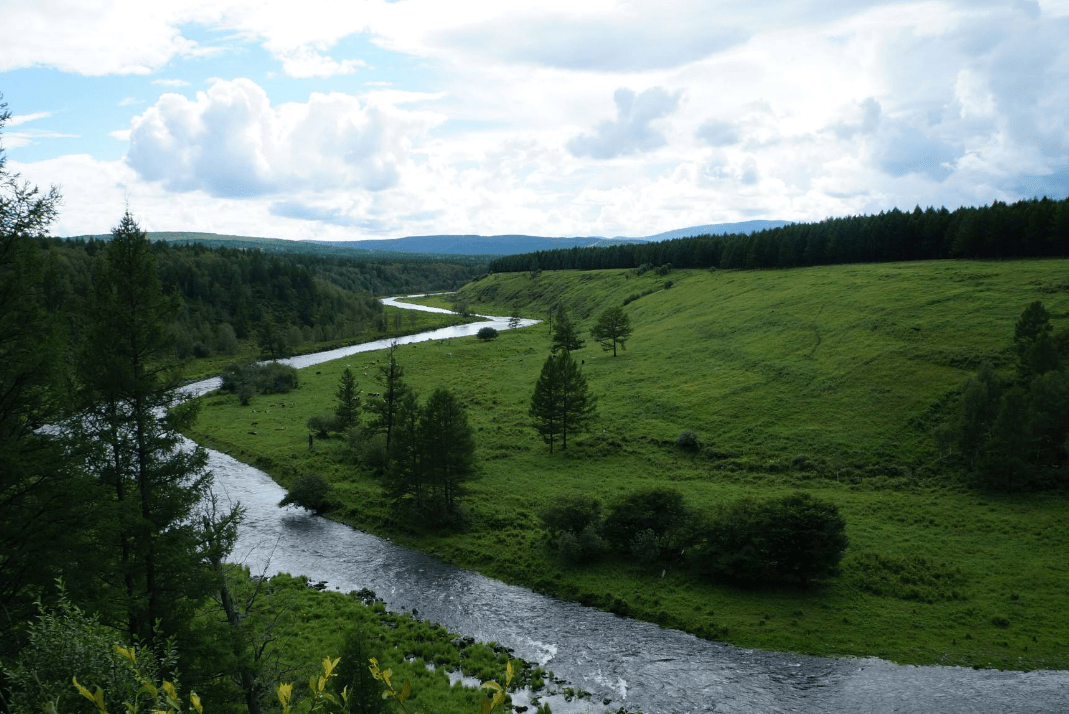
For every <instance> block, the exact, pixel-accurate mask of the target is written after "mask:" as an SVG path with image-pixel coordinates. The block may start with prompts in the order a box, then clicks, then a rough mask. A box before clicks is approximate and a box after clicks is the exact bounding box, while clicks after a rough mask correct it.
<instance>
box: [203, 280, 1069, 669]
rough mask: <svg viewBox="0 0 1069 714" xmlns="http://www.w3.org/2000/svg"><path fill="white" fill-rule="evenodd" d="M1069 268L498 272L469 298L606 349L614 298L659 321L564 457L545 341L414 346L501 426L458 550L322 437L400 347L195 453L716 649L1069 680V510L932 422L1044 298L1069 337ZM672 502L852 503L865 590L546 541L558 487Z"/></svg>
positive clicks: (407, 363) (638, 334)
mask: <svg viewBox="0 0 1069 714" xmlns="http://www.w3.org/2000/svg"><path fill="white" fill-rule="evenodd" d="M1067 269H1069V261H1020V262H1006V263H976V262H935V263H908V264H881V265H868V266H838V267H825V268H812V269H799V270H790V271H762V272H718V273H711V272H707V271H695V272H685V271H676V272H673V273H671V274H670V275H668V276H655V275H653V274H651V273H647V274H645V275H643V276H635V275H634V274H632V273H628V272H625V271H606V272H589V273H578V272H569V273H563V274H550V273H542V274H541V275H540V276H539V277H537V278H531V277H529V276H528V275H526V274H523V275H504V276H489V277H487V278H484V279H482V280H480V281H478V282H476V283H473V284H471V285H469V286H466V287H465V288H464V290H463V291H462V294H461V295H460V296H459V297H460V298H462V299H465V300H467V301H469V302H470V303H471V304H472V305H473V306H476V307H477V309H478V310H479V311H480V312H493V311H494V310H498V311H500V312H501V313H503V314H508V313H509V312H511V311H512V310H513V309H518V310H519V311H520V313H521V314H522V315H524V316H525V317H541V318H545V317H546V316H547V312H548V311H549V309H550V307H551V306H552V305H555V304H557V303H558V302H562V303H563V304H564V305H565V307H566V308H567V309H568V310H569V311H570V312H571V314H572V317H573V319H577V320H579V321H580V322H581V327H582V329H583V332H584V333H586V332H587V331H588V330H589V326H590V324H591V322H592V318H593V317H594V316H595V315H596V314H597V313H598V312H599V311H600V310H602V309H604V308H605V307H606V306H609V305H614V304H621V303H622V302H623V301H624V300H625V299H627V298H628V297H629V296H635V295H638V296H640V297H638V298H637V299H632V300H631V301H630V302H629V304H628V305H627V306H626V308H625V309H626V310H627V311H628V313H629V315H630V316H631V319H632V322H633V324H634V327H635V333H634V335H633V337H632V338H631V340H630V341H629V342H628V345H627V350H626V351H625V352H622V353H621V354H620V356H619V357H616V358H613V357H612V356H611V354H610V353H606V352H603V351H602V350H601V349H600V348H599V347H598V346H597V345H595V344H593V343H591V342H590V341H588V345H587V347H586V348H584V349H583V350H580V351H578V352H576V353H574V354H575V357H576V358H577V359H582V360H583V361H584V362H585V364H584V374H585V375H586V376H587V378H588V380H589V382H590V384H591V387H592V389H593V391H594V392H595V393H596V394H597V395H598V398H599V409H598V417H597V420H596V422H595V424H594V426H593V428H592V429H591V430H590V432H589V433H587V434H585V435H582V436H580V437H579V438H577V439H574V440H572V439H569V448H568V451H567V452H564V453H559V452H558V453H554V454H552V455H551V454H549V453H548V448H547V447H546V446H545V445H544V444H542V443H541V441H540V440H539V439H538V437H537V435H536V433H535V432H534V430H533V429H531V428H530V426H529V419H528V416H527V408H528V405H529V401H530V395H531V390H532V388H533V385H534V382H535V380H536V378H537V376H538V373H539V370H540V368H541V365H542V362H543V361H544V359H545V356H546V354H547V352H548V345H549V340H548V328H547V326H545V325H541V326H536V327H534V328H529V329H525V330H517V331H510V332H505V333H502V335H501V336H500V337H499V338H498V339H497V340H495V341H493V342H490V343H483V342H479V341H477V340H454V341H450V342H446V343H442V344H421V345H418V346H406V347H403V348H401V352H400V357H399V358H400V361H401V363H402V365H403V366H404V368H405V370H406V377H407V379H408V381H409V383H410V384H411V385H412V386H414V387H415V388H416V389H417V390H419V391H420V392H421V393H422V394H423V395H427V394H429V393H430V391H431V390H433V389H434V388H435V387H437V386H439V385H441V386H446V387H448V388H450V389H452V390H454V391H455V392H456V393H457V394H458V395H459V396H460V397H461V398H462V400H463V401H464V402H465V404H466V405H467V407H468V411H469V418H470V419H471V421H472V423H473V424H474V425H475V427H476V429H477V443H478V454H477V455H478V458H479V462H480V467H481V477H480V478H479V479H478V480H476V481H474V482H473V483H471V484H470V487H469V496H468V500H467V503H468V512H469V524H470V525H469V527H468V528H467V529H466V530H465V531H463V532H458V533H445V534H436V533H432V532H426V531H423V530H421V529H420V528H419V527H418V526H417V525H416V524H415V523H413V522H412V519H409V518H407V517H406V516H405V514H404V512H403V511H399V510H397V509H394V508H391V507H390V506H389V505H388V504H386V503H384V502H383V500H382V498H381V496H380V486H379V484H378V483H377V482H376V481H374V480H373V479H372V478H371V477H369V476H367V475H365V474H364V473H362V472H361V470H360V469H359V468H358V467H356V466H354V465H352V464H351V463H348V462H346V460H345V458H344V448H343V445H342V444H341V442H340V440H334V441H331V442H319V443H318V444H317V447H316V450H315V451H314V452H313V453H309V451H308V448H307V431H306V430H305V428H304V422H305V420H306V419H307V418H308V416H310V415H312V414H316V413H321V412H323V411H327V410H329V408H330V404H331V403H332V401H333V392H334V390H335V388H336V385H337V381H338V377H339V375H340V373H341V370H342V369H343V368H344V366H345V365H346V364H351V365H352V366H353V367H354V369H356V371H357V375H358V379H360V382H361V383H360V388H361V389H364V390H367V391H377V389H376V386H375V384H374V383H373V382H371V381H370V379H366V378H363V377H361V376H360V375H361V374H362V373H363V372H364V371H367V372H368V373H369V374H372V373H373V364H372V362H373V360H375V359H377V358H379V357H381V355H375V354H368V355H359V356H355V357H352V358H349V359H347V360H341V361H339V362H337V363H331V364H327V365H320V366H318V367H316V368H315V369H314V370H307V371H306V374H305V375H303V376H302V387H301V389H300V390H298V391H297V392H294V393H291V394H289V395H285V396H284V399H283V398H280V397H260V398H258V401H257V400H254V402H253V404H252V405H251V406H250V407H245V408H242V407H240V406H238V405H237V402H236V400H235V399H233V398H232V397H229V396H219V395H215V396H211V397H209V398H207V403H208V408H207V409H205V410H204V413H203V415H202V418H201V423H200V425H199V426H198V427H197V432H196V434H195V436H196V437H197V438H199V439H200V440H202V441H203V442H205V443H207V444H209V445H215V446H217V447H221V448H224V449H226V450H229V451H231V452H232V453H233V454H234V455H235V456H238V457H239V458H245V459H247V460H249V461H251V462H254V463H258V464H259V465H260V466H262V467H264V468H266V469H267V470H268V471H269V472H270V473H271V474H272V475H273V476H274V477H275V478H276V479H278V480H279V481H280V482H281V483H283V484H287V483H289V482H290V481H291V479H293V478H294V477H295V476H296V475H298V474H300V473H303V472H306V471H318V472H319V473H322V474H323V475H325V476H327V477H328V478H330V479H331V480H333V482H334V485H335V490H336V493H337V495H338V497H339V499H340V502H341V505H340V507H339V508H338V509H337V511H336V512H335V514H334V515H335V517H337V518H340V519H343V520H347V521H349V522H351V523H353V524H354V525H357V526H358V527H361V528H364V529H367V530H370V531H372V532H378V533H382V534H389V535H391V536H392V537H394V538H396V539H399V540H401V541H402V542H406V543H408V544H411V545H415V546H416V547H419V548H422V549H424V550H427V551H430V552H434V553H437V554H439V555H441V556H442V557H443V558H445V559H447V560H450V561H453V562H457V563H460V564H463V565H466V566H470V567H475V568H477V569H479V570H481V571H483V572H486V573H488V574H491V575H494V576H497V577H501V578H504V579H506V580H509V581H512V582H519V583H524V584H527V585H530V586H532V587H535V588H538V589H540V590H542V591H545V592H549V593H553V594H556V595H558V596H561V597H565V598H569V599H573V600H577V601H581V602H584V603H587V604H593V605H597V606H601V607H605V608H606V609H609V608H611V609H614V610H617V611H626V612H628V613H629V614H631V615H632V616H636V617H641V618H644V619H648V620H651V621H656V622H661V623H663V624H666V625H669V626H673V627H681V628H685V629H688V630H690V631H692V632H695V633H698V634H701V635H704V636H707V637H714V638H717V639H722V640H726V641H729V642H733V643H736V644H739V645H743V646H751V647H762V648H771V649H785V650H793V651H802V652H811V653H816V654H849V655H876V656H881V657H886V658H889V659H893V660H896V661H900V662H913V663H947V664H966V665H977V666H997V667H1011V668H1065V667H1066V666H1069V657H1067V655H1066V653H1067V652H1069V622H1067V621H1066V618H1065V617H1064V616H1062V615H1060V614H1059V613H1064V612H1066V611H1067V609H1069V593H1067V592H1066V590H1065V588H1064V583H1065V578H1066V573H1067V570H1069V565H1067V564H1069V524H1066V522H1065V519H1064V513H1065V509H1066V507H1067V506H1069V498H1067V497H1066V496H1065V495H1063V494H1040V495H1023V496H1013V497H1006V496H991V495H986V494H981V493H976V492H972V491H970V490H969V489H967V488H966V487H965V486H964V485H963V484H961V483H959V482H958V481H957V480H955V479H954V477H953V476H952V475H950V474H947V473H945V469H944V466H943V464H942V462H941V461H940V459H939V454H938V453H937V451H936V449H935V448H934V446H933V445H932V441H931V437H930V428H931V426H932V425H933V424H934V423H935V421H936V420H937V418H938V417H939V415H940V414H941V412H943V411H945V409H946V403H947V398H948V395H951V394H952V393H953V392H954V390H956V389H957V388H958V386H959V385H960V384H961V382H962V381H963V380H964V379H965V378H966V377H967V376H968V374H969V372H970V370H972V369H974V368H975V367H976V366H978V365H979V364H980V363H981V362H982V361H984V360H989V361H992V362H994V363H995V364H997V365H998V364H1001V365H1008V364H1009V356H1010V354H1009V351H1008V345H1009V344H1010V339H1011V336H1012V332H1013V323H1014V321H1015V320H1016V319H1017V317H1018V316H1019V314H1020V312H1021V310H1022V309H1023V308H1024V306H1025V305H1027V304H1028V303H1029V302H1030V301H1032V300H1035V299H1041V300H1043V301H1044V303H1045V304H1046V306H1047V307H1048V309H1050V311H1051V313H1052V315H1053V316H1054V321H1055V326H1056V328H1058V329H1063V328H1064V327H1065V326H1066V317H1069V280H1067V278H1066V275H1067V272H1069V271H1067ZM667 281H671V283H672V285H671V287H669V288H667V289H665V283H666V282H667ZM647 291H649V294H644V293H647ZM316 372H319V374H316ZM281 403H284V405H285V408H279V405H280V404H281ZM252 422H256V425H255V426H253V425H252ZM684 429H692V430H694V431H696V432H698V434H699V435H700V436H701V439H702V442H703V444H704V446H705V448H704V449H703V451H702V452H701V454H700V455H698V456H694V457H692V456H689V455H686V454H683V453H681V452H680V451H678V450H677V449H676V448H675V446H674V442H675V439H676V437H677V435H678V434H679V432H680V431H682V430H684ZM251 431H254V432H255V434H250V433H249V432H251ZM662 484H668V485H670V486H672V487H673V488H676V489H678V490H679V491H680V492H682V493H683V494H684V495H685V497H686V499H687V502H688V503H689V504H690V505H691V506H693V507H695V508H697V509H699V510H701V511H704V512H707V513H712V512H714V511H715V509H716V508H717V506H718V505H721V504H726V503H730V502H732V501H734V500H736V499H737V498H740V497H744V496H760V497H765V496H771V495H780V494H784V493H789V492H791V491H793V490H797V489H802V490H806V491H808V492H811V493H813V494H814V495H817V496H820V497H823V498H826V499H828V500H830V501H833V502H834V503H836V504H837V505H838V506H839V508H840V509H841V511H842V513H843V514H844V516H845V517H846V519H847V524H848V526H847V531H848V535H849V537H850V541H851V546H850V549H849V550H848V552H847V557H846V559H845V560H844V561H843V571H844V572H843V574H842V575H841V576H840V577H838V578H836V579H834V580H832V581H829V582H828V583H826V584H825V585H824V586H822V587H819V588H814V589H810V590H794V589H790V588H778V589H756V590H754V589H749V590H744V589H738V588H736V587H732V586H729V585H726V584H716V583H710V582H707V581H702V580H699V579H697V578H695V577H694V576H693V574H691V573H690V572H689V571H688V570H687V569H686V568H675V569H672V568H668V569H667V570H666V572H664V573H663V574H662V573H661V572H659V571H658V572H650V571H649V570H648V569H644V568H642V567H640V566H638V565H635V564H632V563H626V562H623V561H619V560H607V561H604V562H603V563H600V564H598V565H594V566H589V567H586V568H578V567H570V566H566V565H563V564H562V563H561V562H559V561H558V560H557V558H556V557H555V556H554V555H553V554H551V553H550V552H548V551H547V550H546V549H545V547H544V545H543V535H542V533H541V531H540V529H539V521H538V518H537V512H538V510H539V508H540V507H541V506H542V505H544V504H546V503H549V502H551V501H552V499H554V498H555V497H556V496H557V495H559V494H562V493H580V492H582V493H590V494H593V495H596V496H598V497H599V498H601V499H602V500H603V501H605V502H611V501H612V500H613V499H615V498H617V497H619V496H620V495H622V494H625V493H627V492H629V491H632V490H635V489H638V488H642V487H647V486H651V485H662ZM877 592H879V593H881V594H875V593H877Z"/></svg>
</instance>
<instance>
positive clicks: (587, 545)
mask: <svg viewBox="0 0 1069 714" xmlns="http://www.w3.org/2000/svg"><path fill="white" fill-rule="evenodd" d="M556 548H557V552H558V553H559V554H560V556H561V558H562V559H563V560H564V561H565V562H567V563H571V564H573V565H580V564H583V563H590V562H593V561H595V560H597V559H598V558H600V557H601V556H602V555H604V553H605V541H603V540H602V539H601V536H600V535H598V531H597V528H596V527H595V526H594V524H593V523H590V524H588V525H587V526H586V527H585V528H583V529H582V530H581V531H579V532H578V533H575V532H573V531H563V532H561V534H560V535H558V536H557V539H556Z"/></svg>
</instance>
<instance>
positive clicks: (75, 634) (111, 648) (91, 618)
mask: <svg viewBox="0 0 1069 714" xmlns="http://www.w3.org/2000/svg"><path fill="white" fill-rule="evenodd" d="M38 608H39V610H40V612H39V615H38V617H37V619H35V620H33V621H31V622H30V623H29V624H28V625H27V640H28V643H27V646H26V647H24V648H23V649H22V651H21V652H19V655H18V660H17V661H16V662H14V663H13V664H14V666H13V667H11V668H4V669H3V670H0V671H2V672H3V675H4V679H5V685H6V686H5V689H6V690H7V691H5V692H4V694H5V695H6V696H7V699H6V701H5V700H4V697H0V702H3V703H5V704H6V705H7V706H10V711H13V712H31V711H49V708H48V707H49V705H54V707H55V708H54V709H51V711H61V712H62V711H88V709H87V708H84V707H82V706H81V705H82V704H84V703H83V702H82V701H81V699H82V697H81V696H80V695H79V693H78V690H76V689H75V688H74V687H73V686H71V676H72V675H73V676H76V677H79V678H80V680H81V682H84V683H86V684H92V685H95V686H96V687H103V689H104V691H105V694H104V695H103V703H104V704H105V706H107V707H108V710H109V711H123V704H122V703H123V701H134V702H137V703H138V704H140V705H142V706H144V705H146V704H147V703H148V702H147V701H146V698H145V697H143V696H142V695H143V692H141V691H138V690H137V688H136V685H134V684H133V679H134V677H133V674H134V671H135V670H134V667H135V666H136V667H137V668H139V669H140V670H141V671H143V672H146V673H148V674H149V675H151V676H153V677H154V676H156V675H157V674H158V673H159V672H162V671H166V670H168V669H173V668H174V667H175V665H176V664H177V653H176V651H175V649H174V646H173V643H172V642H170V641H168V642H167V643H165V644H164V646H163V647H160V648H159V650H160V657H161V658H157V656H156V655H154V654H153V653H152V652H151V651H150V650H149V649H146V648H143V649H141V650H139V651H137V653H136V658H135V659H134V660H132V661H131V660H129V659H128V658H127V657H124V656H123V655H122V654H120V652H119V651H117V650H116V647H117V646H121V645H122V642H121V641H120V640H119V639H118V637H116V635H115V634H113V631H111V630H108V629H107V628H105V627H103V626H101V625H100V622H99V619H98V617H97V616H96V615H88V614H86V613H84V612H82V611H81V610H80V609H79V608H78V607H77V606H75V605H73V604H72V603H71V602H70V600H68V598H67V595H66V592H65V591H64V590H63V588H62V586H60V598H59V602H58V603H57V604H56V606H55V607H54V609H51V610H46V609H45V608H44V607H43V606H41V604H40V603H38ZM129 652H131V653H132V650H129Z"/></svg>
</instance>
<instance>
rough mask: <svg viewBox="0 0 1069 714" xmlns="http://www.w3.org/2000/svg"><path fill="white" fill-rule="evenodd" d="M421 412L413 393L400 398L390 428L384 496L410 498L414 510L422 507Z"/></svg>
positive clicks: (423, 481) (423, 478)
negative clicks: (390, 447) (387, 476)
mask: <svg viewBox="0 0 1069 714" xmlns="http://www.w3.org/2000/svg"><path fill="white" fill-rule="evenodd" d="M421 416H422V410H421V409H420V407H419V402H418V400H417V398H416V395H415V393H413V392H411V391H408V392H406V393H405V394H403V395H402V396H401V400H400V402H399V404H398V408H397V417H396V420H395V423H394V429H393V445H392V450H391V459H390V466H389V477H390V478H389V482H388V485H387V487H386V493H387V495H389V496H390V497H391V498H393V499H401V498H404V497H405V496H412V497H413V498H414V499H415V500H416V508H418V509H420V510H422V509H423V506H424V498H423V496H424V493H423V492H424V485H425V481H426V479H425V477H424V473H423V470H424V464H425V458H424V453H423V443H422V436H423V432H422V430H421V429H420V418H421Z"/></svg>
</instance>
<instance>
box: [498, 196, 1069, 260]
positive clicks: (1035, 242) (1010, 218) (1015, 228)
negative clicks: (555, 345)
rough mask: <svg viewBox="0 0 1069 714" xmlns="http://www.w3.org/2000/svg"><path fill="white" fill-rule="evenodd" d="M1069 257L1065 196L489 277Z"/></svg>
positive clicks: (863, 219) (576, 255)
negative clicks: (663, 268)
mask: <svg viewBox="0 0 1069 714" xmlns="http://www.w3.org/2000/svg"><path fill="white" fill-rule="evenodd" d="M1055 256H1057V257H1066V256H1069V198H1067V199H1064V200H1060V201H1055V200H1051V199H1049V198H1042V199H1031V200H1027V201H1018V202H1017V203H1013V204H1008V205H1007V204H1006V203H1003V202H1001V201H996V202H994V203H993V204H991V205H990V206H982V207H980V208H959V209H957V210H955V211H948V210H947V209H946V208H940V209H938V210H937V209H934V208H928V209H927V210H923V211H922V210H921V209H920V207H919V206H918V207H917V208H915V209H914V210H913V211H912V212H903V211H900V210H898V209H897V208H896V209H893V210H891V211H888V212H886V213H880V214H879V215H876V216H852V217H848V218H829V219H827V220H824V221H821V222H820V223H795V224H792V225H789V226H783V227H781V228H772V229H768V230H763V231H760V232H758V233H753V234H749V235H746V234H728V235H717V236H709V235H706V236H697V237H694V238H677V239H675V240H666V241H659V242H656V243H638V244H624V245H614V246H611V247H606V248H571V249H564V250H545V251H538V252H536V253H524V254H519V255H508V256H502V257H499V258H495V259H493V260H491V261H490V272H494V273H518V272H522V271H526V270H531V271H537V270H602V269H610V268H638V267H640V266H643V265H647V266H654V267H656V266H662V265H667V264H670V265H671V266H672V267H673V268H741V269H756V268H793V267H799V266H808V265H836V264H841V263H878V262H888V261H906V260H936V259H941V258H985V259H991V258H996V259H997V258H1038V257H1055Z"/></svg>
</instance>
